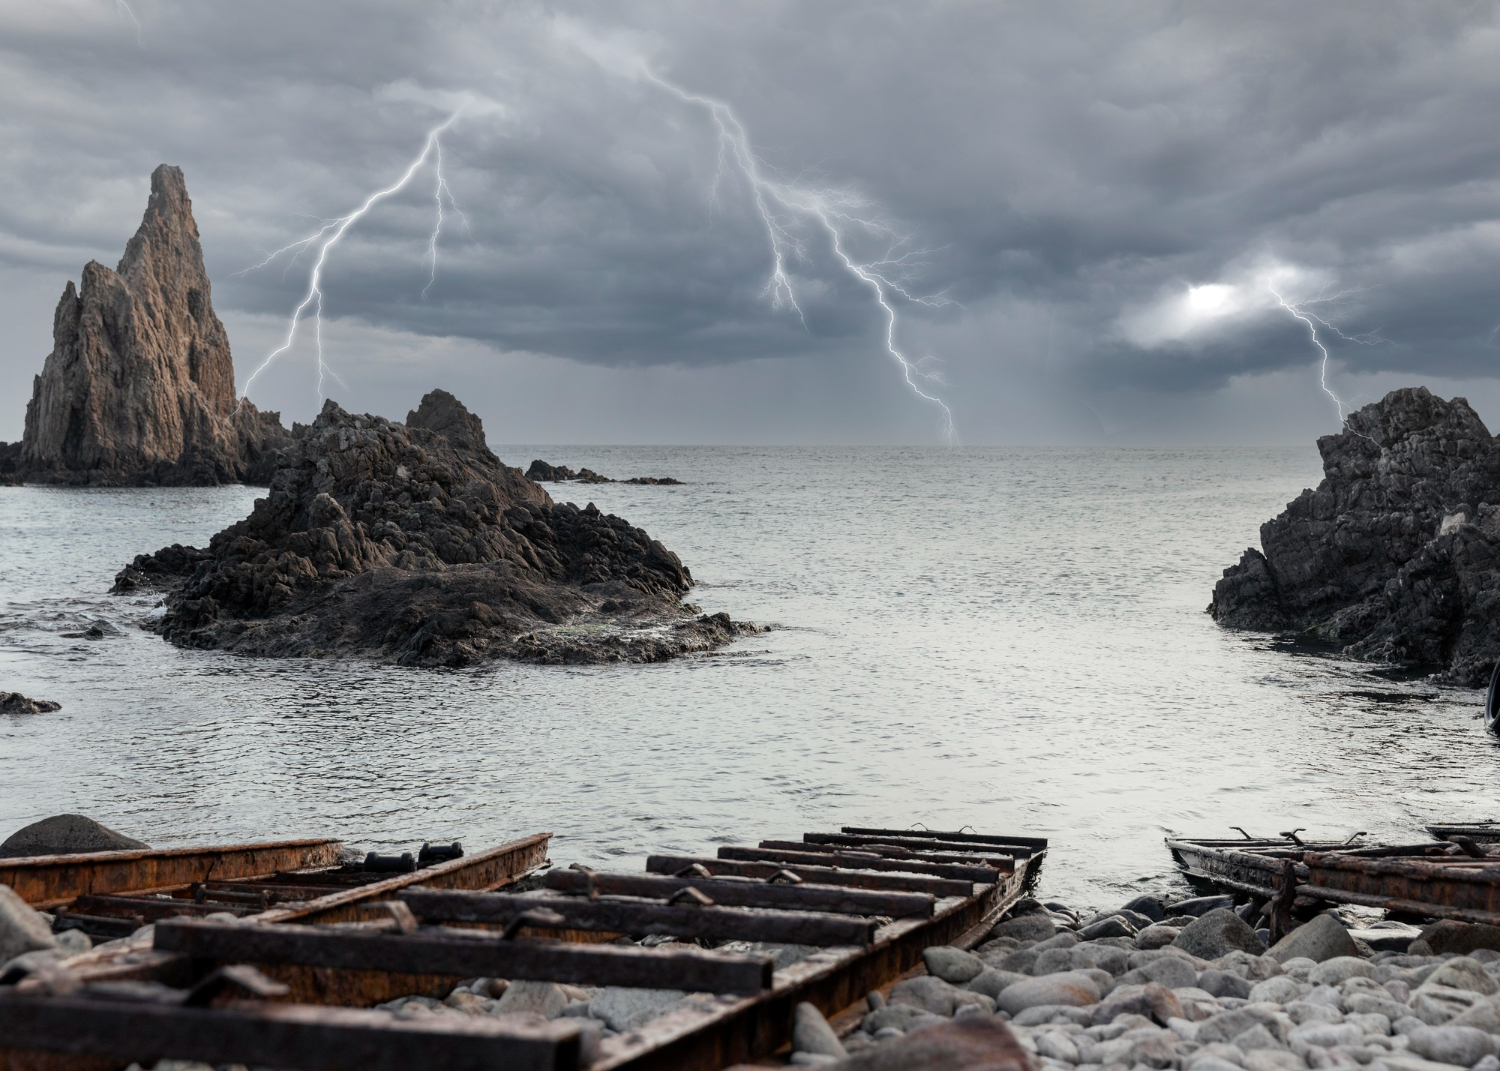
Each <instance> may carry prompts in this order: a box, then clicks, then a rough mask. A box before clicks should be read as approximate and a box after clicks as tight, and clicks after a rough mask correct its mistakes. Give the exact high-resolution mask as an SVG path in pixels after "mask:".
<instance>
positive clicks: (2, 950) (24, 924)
mask: <svg viewBox="0 0 1500 1071" xmlns="http://www.w3.org/2000/svg"><path fill="white" fill-rule="evenodd" d="M56 947H57V938H55V937H54V936H52V928H51V927H50V926H48V925H47V923H46V920H44V919H43V918H42V916H41V915H40V914H39V913H38V912H37V911H36V909H35V908H33V907H32V906H31V905H30V904H28V903H27V902H26V901H25V900H22V899H21V897H20V896H19V895H18V894H17V893H16V891H15V890H14V889H12V888H11V887H10V886H9V885H0V963H4V962H6V961H7V960H11V959H14V958H15V957H16V956H20V955H24V954H26V953H27V952H42V951H47V950H50V949H54V948H56Z"/></svg>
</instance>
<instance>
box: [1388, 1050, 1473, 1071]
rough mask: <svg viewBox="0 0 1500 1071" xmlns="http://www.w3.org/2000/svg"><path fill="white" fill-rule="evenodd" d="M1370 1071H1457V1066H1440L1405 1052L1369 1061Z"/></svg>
mask: <svg viewBox="0 0 1500 1071" xmlns="http://www.w3.org/2000/svg"><path fill="white" fill-rule="evenodd" d="M1370 1071H1459V1068H1458V1065H1457V1064H1440V1063H1437V1062H1436V1061H1434V1060H1424V1059H1422V1057H1420V1056H1413V1055H1411V1054H1410V1053H1405V1052H1393V1053H1391V1054H1389V1055H1381V1056H1378V1057H1376V1058H1375V1059H1374V1060H1371V1061H1370Z"/></svg>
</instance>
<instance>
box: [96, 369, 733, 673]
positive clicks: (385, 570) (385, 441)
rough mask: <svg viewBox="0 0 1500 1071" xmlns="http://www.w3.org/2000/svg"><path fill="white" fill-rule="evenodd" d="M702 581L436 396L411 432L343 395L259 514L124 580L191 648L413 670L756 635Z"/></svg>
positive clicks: (649, 657)
mask: <svg viewBox="0 0 1500 1071" xmlns="http://www.w3.org/2000/svg"><path fill="white" fill-rule="evenodd" d="M692 584H693V578H692V575H691V574H690V573H689V572H688V570H687V569H686V568H685V567H684V566H683V564H682V562H681V561H680V560H679V559H678V557H677V555H675V554H673V553H672V552H671V551H669V550H667V549H666V548H665V547H663V546H662V545H661V543H659V542H657V541H656V540H654V539H652V538H651V537H650V536H649V535H647V534H646V533H645V532H643V531H641V530H640V529H639V528H634V527H632V526H631V525H629V524H628V523H626V522H625V521H623V520H621V519H620V518H619V517H615V516H612V515H606V514H603V513H601V512H600V511H599V510H598V509H596V508H595V507H594V506H593V505H592V504H591V505H589V506H587V507H585V508H584V509H579V508H578V507H577V506H574V505H571V504H559V503H555V502H553V501H552V499H551V498H550V497H549V496H548V495H547V493H546V492H545V491H543V490H542V489H541V488H540V487H539V486H537V484H536V483H534V482H532V481H531V480H528V479H526V477H525V476H523V475H522V473H521V471H520V470H519V469H515V468H511V467H509V466H507V465H504V464H502V463H501V462H500V460H499V458H497V457H496V456H495V455H494V454H493V453H491V452H490V450H489V448H488V447H487V446H486V445H485V444H484V428H483V425H482V424H481V422H480V420H479V418H478V417H476V416H474V415H473V414H472V413H470V412H469V411H468V410H467V409H466V408H464V406H463V404H462V403H461V402H460V401H459V400H458V399H457V398H455V397H453V395H451V394H448V393H447V392H446V391H440V390H439V391H433V392H431V393H429V394H428V395H427V396H426V397H424V398H423V399H422V403H421V405H420V406H419V407H418V408H417V409H416V410H415V411H413V412H411V413H408V414H407V419H406V423H405V424H401V423H398V422H396V421H391V420H386V419H384V418H383V417H377V416H369V415H363V416H358V415H353V414H350V413H347V412H345V411H344V410H343V409H341V408H340V407H339V406H338V405H337V404H335V403H334V402H332V401H329V402H328V403H327V404H325V405H324V407H323V411H322V412H321V413H320V414H319V415H318V417H317V419H316V420H315V421H314V422H313V423H312V424H311V425H310V426H301V425H299V426H298V427H297V428H296V429H295V438H294V440H293V442H292V444H291V445H290V446H289V447H288V448H287V449H286V450H285V451H284V452H283V454H282V456H281V458H280V460H279V462H278V465H277V468H276V471H275V473H274V475H273V476H272V479H271V488H270V493H269V494H268V495H267V496H266V497H265V498H262V499H258V500H257V501H256V504H255V509H254V511H253V512H252V513H251V514H250V516H249V517H247V518H245V520H243V521H240V522H239V523H238V524H234V525H231V526H230V527H229V528H226V529H225V530H224V531H222V532H220V533H218V534H217V535H215V536H214V537H213V539H212V540H211V541H210V543H209V547H208V549H207V550H199V549H196V548H191V547H181V546H172V547H167V548H164V549H163V550H160V551H158V552H157V553H156V554H152V555H142V556H140V557H138V558H136V559H135V561H134V562H133V563H132V564H131V565H129V566H127V567H126V568H125V569H124V570H122V571H121V572H120V574H119V575H118V576H117V577H116V580H115V588H114V590H115V591H116V592H128V591H133V590H136V589H138V588H141V587H147V588H155V589H158V590H162V591H164V592H165V593H166V596H167V598H166V610H165V613H164V614H163V615H162V616H161V618H160V619H159V620H157V621H156V622H155V625H154V627H156V628H158V629H159V630H160V632H161V633H162V635H163V636H165V637H166V638H167V639H168V640H170V641H171V642H173V643H175V644H178V645H179V646H184V647H214V648H219V649H222V650H227V651H234V652H238V653H241V654H252V655H269V656H286V657H294V656H295V657H326V656H332V655H356V656H365V657H380V658H391V659H395V660H397V661H399V662H401V663H403V664H406V665H449V666H453V665H466V664H469V663H473V662H478V661H483V660H486V659H491V658H497V657H507V658H517V659H523V660H527V661H534V662H548V663H565V662H618V661H630V662H654V661H660V660H662V659H665V658H670V657H672V656H674V655H679V654H683V653H686V652H689V651H706V650H709V649H711V648H713V647H717V646H719V645H721V644H724V643H727V642H729V640H731V639H732V638H733V637H734V636H736V635H738V634H740V633H741V632H745V631H758V630H756V629H755V627H754V626H751V625H743V624H736V623H735V622H733V621H731V620H730V618H729V616H728V615H727V614H715V615H713V616H708V615H702V614H696V613H695V612H694V611H693V610H692V609H691V608H689V607H687V606H685V605H684V604H683V603H682V602H681V599H682V596H683V595H684V594H686V592H687V591H688V589H689V588H690V587H691V586H692Z"/></svg>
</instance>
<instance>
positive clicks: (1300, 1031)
mask: <svg viewBox="0 0 1500 1071" xmlns="http://www.w3.org/2000/svg"><path fill="white" fill-rule="evenodd" d="M1364 1036H1365V1032H1364V1031H1363V1030H1361V1029H1360V1028H1359V1027H1357V1026H1355V1025H1354V1024H1352V1023H1303V1024H1302V1025H1301V1026H1298V1027H1293V1028H1292V1032H1291V1033H1290V1034H1288V1035H1287V1039H1286V1040H1287V1044H1288V1045H1289V1046H1291V1049H1292V1051H1293V1052H1295V1053H1297V1054H1298V1055H1299V1056H1306V1055H1307V1050H1308V1049H1309V1048H1312V1047H1314V1046H1316V1047H1317V1048H1320V1049H1331V1048H1333V1047H1334V1046H1335V1045H1357V1044H1359V1042H1360V1041H1361V1040H1363V1038H1364Z"/></svg>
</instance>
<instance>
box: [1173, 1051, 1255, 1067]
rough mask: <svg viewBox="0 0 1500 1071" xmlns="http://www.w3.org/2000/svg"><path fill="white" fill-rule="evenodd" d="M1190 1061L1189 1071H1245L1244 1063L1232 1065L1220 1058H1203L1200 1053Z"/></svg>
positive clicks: (1194, 1055)
mask: <svg viewBox="0 0 1500 1071" xmlns="http://www.w3.org/2000/svg"><path fill="white" fill-rule="evenodd" d="M1190 1059H1191V1062H1190V1063H1189V1064H1188V1065H1187V1066H1188V1071H1243V1068H1244V1066H1245V1065H1244V1064H1243V1063H1237V1064H1233V1063H1230V1062H1229V1061H1228V1060H1225V1059H1223V1058H1222V1057H1219V1056H1202V1055H1199V1054H1198V1053H1194V1054H1193V1056H1192V1057H1190ZM1241 1059H1242V1060H1243V1057H1241Z"/></svg>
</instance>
